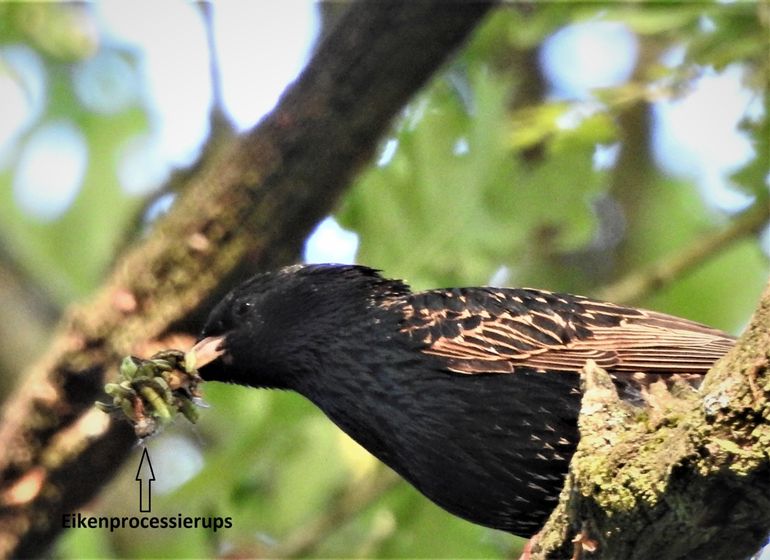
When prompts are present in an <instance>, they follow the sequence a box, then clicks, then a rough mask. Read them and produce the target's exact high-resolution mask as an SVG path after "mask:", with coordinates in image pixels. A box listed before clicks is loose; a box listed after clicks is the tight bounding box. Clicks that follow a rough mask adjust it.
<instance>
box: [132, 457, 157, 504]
mask: <svg viewBox="0 0 770 560" xmlns="http://www.w3.org/2000/svg"><path fill="white" fill-rule="evenodd" d="M145 459H146V461H145ZM136 480H138V481H139V511H142V512H145V511H151V510H152V481H153V480H155V473H154V472H153V471H152V463H151V462H150V454H149V453H148V452H147V448H146V447H145V448H144V451H142V458H141V459H140V460H139V468H138V469H137V471H136ZM145 481H146V482H147V492H146V493H145V492H144V483H145Z"/></svg>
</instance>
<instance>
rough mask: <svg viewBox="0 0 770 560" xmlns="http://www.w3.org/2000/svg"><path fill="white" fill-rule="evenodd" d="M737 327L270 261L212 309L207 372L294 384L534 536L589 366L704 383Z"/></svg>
mask: <svg viewBox="0 0 770 560" xmlns="http://www.w3.org/2000/svg"><path fill="white" fill-rule="evenodd" d="M734 343H735V339H734V338H733V337H731V336H729V335H727V334H725V333H723V332H721V331H719V330H716V329H713V328H710V327H707V326H704V325H701V324H698V323H695V322H692V321H688V320H686V319H680V318H677V317H672V316H670V315H665V314H663V313H657V312H654V311H647V310H643V309H636V308H632V307H623V306H619V305H614V304H611V303H605V302H602V301H597V300H593V299H589V298H586V297H581V296H574V295H568V294H559V293H552V292H547V291H542V290H533V289H512V288H491V287H481V288H451V289H436V290H429V291H425V292H419V293H413V292H412V291H411V290H410V289H409V286H407V285H406V284H405V283H403V282H401V281H399V280H389V279H385V278H383V277H382V276H380V274H379V273H378V271H376V270H373V269H371V268H367V267H363V266H348V265H333V264H326V265H307V266H301V265H299V266H292V267H288V268H284V269H281V270H278V271H276V272H270V273H266V274H260V275H258V276H255V277H253V278H251V279H250V280H248V281H246V282H244V283H243V284H242V285H240V286H238V287H237V288H235V289H234V290H233V291H232V292H231V293H230V294H228V295H227V296H226V297H225V298H224V299H223V300H222V301H221V302H220V303H219V304H218V305H217V306H216V307H215V309H214V310H213V311H212V313H211V315H210V317H209V318H208V321H207V323H206V325H205V327H204V329H203V332H202V335H201V340H200V342H198V344H197V345H196V347H195V348H194V351H195V353H196V355H197V356H198V363H199V364H203V365H202V367H201V368H200V370H199V372H200V375H201V376H202V377H203V379H205V380H213V381H223V382H230V383H237V384H240V385H247V386H251V387H264V388H275V389H290V390H293V391H296V392H297V393H299V394H301V395H303V396H304V397H306V398H307V399H309V400H310V401H311V402H313V403H314V404H315V405H316V406H317V407H318V408H320V409H321V410H322V411H323V412H324V413H325V414H326V415H327V416H328V417H329V418H330V419H331V420H332V421H333V422H334V423H335V424H337V425H338V426H339V427H340V428H341V429H342V430H344V431H345V432H346V433H347V434H348V435H350V436H351V437H352V438H353V439H354V440H356V441H357V442H358V443H359V444H361V445H362V446H363V447H364V448H366V449H367V450H368V451H369V452H371V453H372V454H373V455H374V456H376V457H377V458H379V459H380V460H381V461H383V462H384V463H385V464H387V465H388V466H390V467H391V468H392V469H393V470H395V471H396V472H397V473H399V474H400V475H401V476H402V477H403V478H404V479H406V480H407V481H408V482H410V483H411V484H412V485H413V486H414V487H415V488H417V489H418V490H419V491H420V492H422V493H423V494H424V495H425V496H427V497H428V498H430V499H431V500H433V501H434V502H435V503H437V504H438V505H439V506H441V507H443V508H444V509H446V510H447V511H449V512H451V513H453V514H455V515H458V516H460V517H463V518H465V519H467V520H469V521H472V522H474V523H478V524H481V525H485V526H487V527H493V528H496V529H501V530H504V531H508V532H511V533H514V534H516V535H519V536H523V537H529V536H531V535H533V534H534V533H536V532H537V531H538V530H539V529H540V527H541V526H542V524H543V523H544V522H545V520H546V518H547V516H548V515H549V513H550V512H551V510H552V509H553V508H554V506H555V505H556V502H557V500H558V496H559V492H560V490H561V488H562V486H563V483H564V479H565V476H566V473H567V467H568V464H569V461H570V458H571V457H572V455H573V453H574V451H575V447H576V445H577V441H578V429H577V419H578V413H579V409H580V399H581V394H580V375H579V373H580V370H581V369H582V368H583V366H584V365H585V363H586V360H588V359H592V360H594V361H595V362H596V363H597V364H598V365H599V366H601V367H602V368H604V369H606V370H607V371H608V372H609V373H610V375H611V376H612V378H613V380H614V382H615V383H616V385H617V387H618V390H619V393H620V394H621V396H623V397H625V398H626V399H630V400H639V399H641V398H643V393H644V389H645V386H646V385H648V384H649V383H651V382H653V381H656V380H664V381H665V380H670V379H673V378H682V379H685V380H687V381H689V382H690V383H691V384H697V381H698V380H699V379H700V378H702V376H703V374H705V373H706V371H708V369H709V368H710V367H711V365H712V364H713V363H714V362H715V361H716V360H717V359H718V358H720V357H721V356H722V355H724V354H725V353H726V352H727V351H728V350H729V349H730V348H731V347H732V346H733V344H734Z"/></svg>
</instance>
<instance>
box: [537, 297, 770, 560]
mask: <svg viewBox="0 0 770 560" xmlns="http://www.w3.org/2000/svg"><path fill="white" fill-rule="evenodd" d="M768 349H770V285H769V286H768V288H767V289H766V290H765V293H764V294H763V296H762V300H761V301H760V304H759V306H758V309H757V311H756V312H755V314H754V317H753V318H752V320H751V323H750V324H749V327H748V329H747V330H746V332H745V333H744V334H743V336H742V337H741V338H740V340H739V341H738V343H737V345H736V346H735V347H734V348H733V349H732V350H731V351H730V352H729V353H728V354H727V355H726V356H725V357H724V358H723V359H721V360H720V361H719V362H717V364H716V365H715V366H714V367H713V368H712V370H711V371H710V372H709V374H708V375H707V376H706V379H705V381H704V384H703V387H702V388H701V390H700V391H697V392H696V391H687V390H682V392H681V394H680V395H677V398H674V397H672V396H671V395H669V394H668V393H667V392H665V391H659V392H658V394H657V395H656V396H655V398H654V399H653V401H652V404H653V406H652V407H651V408H648V409H645V410H638V409H637V410H634V409H631V408H628V407H627V406H625V405H623V404H622V403H620V402H619V400H618V399H617V395H615V394H614V388H613V386H612V383H611V382H609V377H608V376H607V374H606V373H605V372H603V371H602V370H598V368H588V369H587V371H586V375H585V378H584V381H585V396H584V400H583V409H582V411H581V417H580V429H581V441H580V444H579V445H578V450H577V452H576V454H575V456H574V458H573V460H572V463H571V466H570V474H569V477H568V479H567V484H566V486H565V489H564V491H563V492H562V496H561V500H560V504H559V507H558V508H557V510H556V511H555V512H554V514H553V515H552V516H551V518H550V519H549V521H548V523H547V524H546V527H545V528H544V530H543V532H542V533H541V535H540V537H539V542H538V543H537V544H535V545H534V547H533V553H532V558H563V557H565V555H566V557H569V556H570V555H571V553H572V550H573V548H574V546H575V545H574V543H573V542H572V541H573V539H574V538H575V537H576V536H578V535H581V540H582V541H583V542H590V543H591V545H596V547H597V548H596V552H595V553H594V554H591V553H589V552H586V553H585V555H584V557H586V558H594V557H595V558H627V559H629V560H633V559H643V558H657V559H659V560H668V559H685V558H701V559H704V560H709V559H720V560H731V559H736V560H737V559H743V558H747V557H748V556H750V555H751V554H752V553H754V552H756V551H757V550H758V549H759V548H760V546H761V545H762V543H763V542H764V540H765V538H766V536H767V531H768V527H770V475H769V473H770V456H769V455H768V449H770V427H769V426H768V423H767V418H770V373H769V372H770V351H769V350H768ZM597 370H598V371H597Z"/></svg>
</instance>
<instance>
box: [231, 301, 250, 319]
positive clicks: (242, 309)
mask: <svg viewBox="0 0 770 560" xmlns="http://www.w3.org/2000/svg"><path fill="white" fill-rule="evenodd" d="M252 306H253V304H252V303H251V302H250V301H242V302H240V303H239V304H238V305H237V306H236V307H235V314H236V315H237V316H238V317H243V316H244V315H246V314H247V313H248V312H249V311H250V310H251V308H252Z"/></svg>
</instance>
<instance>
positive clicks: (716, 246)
mask: <svg viewBox="0 0 770 560" xmlns="http://www.w3.org/2000/svg"><path fill="white" fill-rule="evenodd" d="M769 219H770V204H767V202H759V203H757V204H755V205H754V206H752V207H751V208H750V209H749V210H747V211H746V212H744V213H743V214H741V215H740V216H738V217H737V218H735V219H734V220H733V221H732V222H731V223H730V225H729V226H727V227H726V228H725V229H723V230H720V231H715V232H713V233H710V234H707V235H704V236H703V237H701V238H699V239H696V240H694V241H693V242H692V243H690V244H689V245H688V246H687V247H686V248H685V249H683V250H682V251H680V252H679V253H676V254H673V255H669V256H667V257H664V258H663V259H661V260H660V261H658V262H657V263H655V264H653V265H652V266H651V267H650V268H648V269H646V270H642V271H638V272H634V273H632V274H630V275H629V276H627V277H625V278H623V279H621V280H619V281H617V282H615V283H613V284H610V285H609V286H606V287H605V288H603V289H601V290H600V291H599V296H598V297H600V298H602V299H605V300H607V301H615V302H624V303H633V302H636V301H639V300H641V299H643V298H645V297H646V296H648V295H650V294H651V293H652V292H654V291H656V290H660V289H661V288H663V287H664V286H667V285H668V284H670V283H672V282H674V281H675V280H676V279H677V278H680V277H682V276H684V275H685V274H687V273H688V272H690V271H691V270H693V269H694V268H696V267H698V266H700V265H701V264H703V263H704V262H706V261H707V260H708V259H709V258H711V257H712V256H714V255H716V254H717V253H719V252H720V251H723V250H725V249H726V248H727V247H729V246H730V245H731V244H732V243H734V242H735V241H739V240H740V239H743V238H744V237H746V236H748V235H752V234H755V233H757V232H758V231H759V230H760V229H761V228H762V226H764V225H765V224H766V223H767V221H768V220H769Z"/></svg>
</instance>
